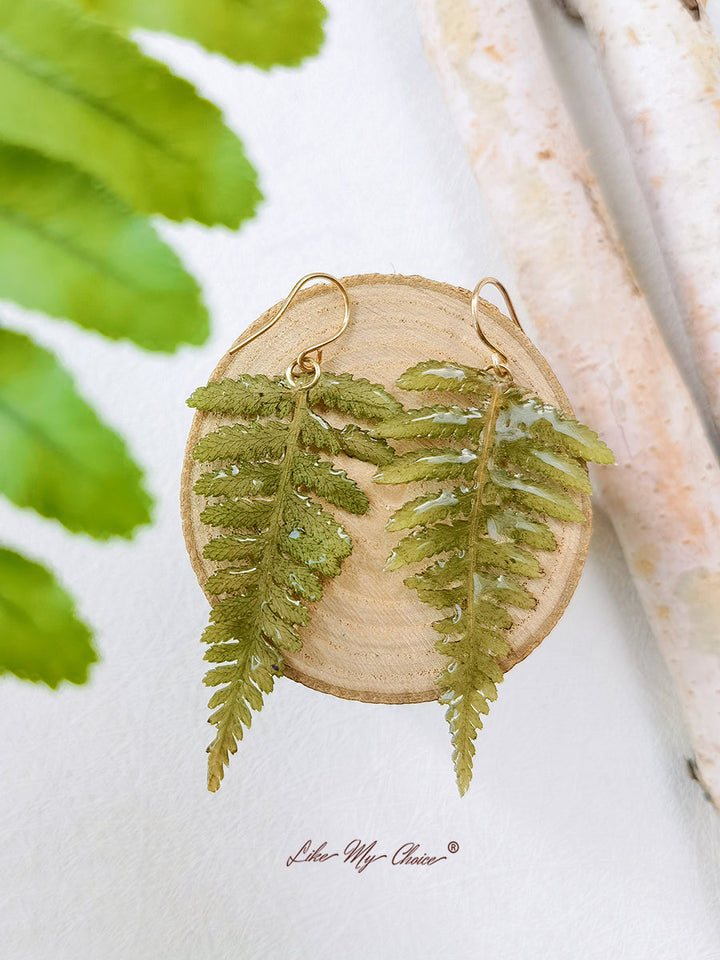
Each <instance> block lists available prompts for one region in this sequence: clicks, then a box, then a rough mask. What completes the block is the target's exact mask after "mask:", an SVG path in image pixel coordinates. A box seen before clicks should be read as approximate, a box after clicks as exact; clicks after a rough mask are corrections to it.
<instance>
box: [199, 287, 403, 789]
mask: <svg viewBox="0 0 720 960" xmlns="http://www.w3.org/2000/svg"><path fill="white" fill-rule="evenodd" d="M316 279H319V280H327V281H329V282H330V283H331V284H333V285H334V286H335V287H336V288H337V289H338V290H339V292H340V294H341V296H342V301H343V306H344V313H343V319H342V323H341V325H340V327H339V329H338V330H337V331H336V332H335V333H334V334H333V335H332V336H330V337H329V338H328V339H325V340H323V341H321V342H319V343H316V344H314V345H312V346H310V347H306V348H305V349H303V350H301V351H300V352H299V353H298V354H297V355H296V357H295V359H294V360H293V361H291V362H290V364H289V366H288V368H287V370H286V372H285V374H284V375H283V376H279V375H266V374H264V373H254V374H250V373H247V374H241V375H240V376H238V377H236V378H225V379H221V380H219V381H212V380H211V382H210V383H208V385H207V386H205V387H200V388H199V389H198V390H196V391H195V392H194V393H193V395H192V396H191V397H190V399H189V400H188V404H189V405H190V406H192V407H195V408H196V409H197V410H199V411H206V412H209V413H210V414H212V415H215V416H216V417H217V423H216V427H217V428H216V429H214V430H212V431H211V432H208V433H206V434H205V435H204V436H202V437H200V439H199V440H197V442H196V443H195V444H194V446H193V449H192V457H193V458H194V459H195V460H196V461H199V462H201V463H202V464H203V465H205V466H206V467H207V468H208V469H207V470H206V472H204V473H203V474H202V475H201V476H200V477H199V479H197V481H196V482H195V484H194V492H195V494H196V495H197V497H199V498H203V500H202V502H203V503H205V507H204V509H203V511H202V513H201V514H200V518H199V519H200V521H201V522H202V523H203V524H205V525H206V526H207V528H209V529H210V530H212V531H213V532H212V533H209V535H208V540H207V543H206V544H205V547H204V550H203V556H204V558H205V559H207V560H211V561H215V562H217V563H218V564H219V566H218V567H217V568H216V569H215V572H214V573H212V575H211V576H210V578H209V579H208V580H207V583H206V584H205V590H206V593H208V594H209V595H210V599H211V604H212V610H211V614H210V624H209V626H208V627H207V628H206V630H205V632H204V634H203V640H204V641H205V642H206V643H207V644H208V648H207V652H206V654H205V659H206V660H208V661H210V662H211V663H213V664H216V666H214V667H213V668H212V669H211V670H210V672H209V673H208V674H207V676H206V677H205V683H206V684H207V685H208V686H210V687H214V688H216V690H215V692H214V693H213V695H212V697H211V699H210V702H209V707H210V709H211V710H212V714H211V716H210V719H209V722H210V723H211V724H213V725H214V726H215V728H216V735H215V739H214V740H213V742H212V743H211V744H210V746H209V747H208V754H209V758H208V788H209V789H210V790H211V791H214V790H217V789H218V787H219V785H220V781H221V780H222V778H223V774H224V768H225V766H226V764H227V763H228V760H229V755H230V754H232V753H235V752H236V750H237V743H238V741H239V740H241V739H242V737H243V728H249V727H250V724H251V720H252V712H253V711H258V710H260V709H261V708H262V706H263V699H264V696H265V695H267V694H269V693H270V692H271V691H272V690H273V686H274V683H275V680H276V678H277V677H279V676H281V675H282V674H283V672H284V659H283V651H297V650H298V649H300V647H301V646H302V640H301V636H300V631H301V630H302V628H303V627H305V626H307V624H308V622H309V620H310V615H311V614H310V608H311V606H312V605H313V604H316V603H318V602H319V601H321V598H322V589H323V582H324V581H325V580H327V579H328V578H331V577H335V576H337V575H338V574H339V573H340V570H341V566H342V563H343V561H344V560H345V559H346V558H347V557H348V556H349V555H350V553H351V551H352V542H351V539H350V536H349V535H348V534H347V533H346V531H345V529H344V528H343V526H342V523H341V522H340V520H339V519H338V518H337V517H336V513H338V512H339V513H342V512H343V511H346V512H348V513H353V514H363V513H365V512H366V511H367V509H368V505H369V503H368V498H367V496H366V494H365V493H364V492H363V491H362V490H361V489H360V487H359V486H358V485H357V484H356V482H355V481H354V480H352V479H351V478H350V477H349V476H348V475H347V473H346V472H345V471H344V470H342V469H339V468H338V467H337V466H336V465H335V464H334V462H333V459H332V458H333V457H336V456H337V455H340V454H342V455H344V456H345V457H349V458H351V459H352V460H360V461H365V462H366V463H371V464H374V465H376V466H380V467H382V466H383V465H386V464H388V463H389V462H390V460H391V459H392V457H393V451H392V449H391V448H390V447H389V446H388V444H387V442H386V441H385V440H384V439H382V438H379V437H375V436H373V435H372V434H371V433H370V432H369V431H368V430H367V429H366V428H365V427H363V426H361V425H359V424H357V423H355V422H352V421H355V420H360V421H370V422H374V423H377V422H378V421H382V420H383V419H384V418H386V417H388V416H394V415H397V413H398V412H399V411H400V409H401V407H400V404H399V403H398V402H397V401H396V400H394V399H393V398H392V397H391V396H390V395H389V394H388V393H387V392H386V391H385V390H384V389H383V388H382V387H381V386H378V385H376V384H372V383H370V382H369V381H368V380H365V379H356V378H354V377H353V376H352V375H351V374H349V373H340V374H332V373H327V372H325V371H323V370H322V369H321V362H322V351H323V349H324V348H325V347H327V346H329V345H330V344H331V343H334V342H335V341H336V340H337V339H338V338H339V337H340V336H341V335H342V333H343V332H344V331H345V329H346V327H347V325H348V322H349V319H350V301H349V298H348V294H347V291H346V289H345V287H344V285H343V284H342V283H341V282H340V281H339V280H337V279H335V278H334V277H332V276H330V275H329V274H324V273H314V274H309V275H308V276H306V277H303V278H302V279H301V280H299V281H298V282H297V283H296V284H295V286H294V287H293V289H292V290H291V291H290V294H289V295H288V297H287V299H286V300H285V301H284V303H283V304H282V306H281V307H280V309H279V310H278V311H277V312H276V313H275V315H274V316H273V317H272V318H271V319H270V320H269V322H267V323H266V324H264V325H262V327H261V329H259V330H257V331H255V332H253V333H251V334H250V335H249V336H246V337H245V338H244V339H242V340H241V341H240V342H239V343H238V344H237V345H235V346H234V347H232V348H231V350H230V353H234V352H237V351H239V350H241V349H242V348H243V347H245V346H247V345H248V344H249V343H251V342H252V341H253V340H255V339H256V338H257V337H260V336H262V335H263V334H265V333H266V332H267V331H268V330H269V329H270V328H271V327H273V326H274V325H275V324H276V323H277V322H278V321H279V320H280V318H281V317H282V316H283V315H284V314H285V313H286V311H287V310H288V308H289V307H290V305H291V304H292V302H293V300H294V299H295V297H296V295H297V294H298V292H299V291H300V290H301V288H302V287H304V286H305V285H306V284H307V283H309V282H310V281H311V280H316ZM326 411H332V412H334V413H335V414H336V415H337V416H341V417H342V419H343V421H344V420H346V419H347V418H351V420H350V421H348V422H344V423H343V425H342V426H337V425H333V424H332V423H331V422H330V421H329V420H327V419H326Z"/></svg>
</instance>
